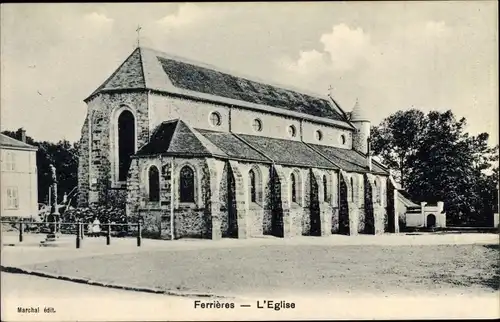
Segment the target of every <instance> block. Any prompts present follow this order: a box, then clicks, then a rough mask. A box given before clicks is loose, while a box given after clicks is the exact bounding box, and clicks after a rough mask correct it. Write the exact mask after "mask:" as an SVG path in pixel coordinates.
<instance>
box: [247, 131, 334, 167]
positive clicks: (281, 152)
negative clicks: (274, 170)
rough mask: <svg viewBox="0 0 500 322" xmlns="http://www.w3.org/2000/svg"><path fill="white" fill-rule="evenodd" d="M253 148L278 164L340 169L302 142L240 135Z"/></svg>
mask: <svg viewBox="0 0 500 322" xmlns="http://www.w3.org/2000/svg"><path fill="white" fill-rule="evenodd" d="M238 136H239V137H241V138H242V139H243V140H245V141H246V142H248V144H250V145H251V146H252V147H254V148H256V149H257V150H259V151H261V152H262V153H263V154H264V155H266V156H268V157H269V158H271V159H272V160H273V161H274V162H276V163H278V164H290V165H297V166H305V167H321V168H330V169H332V168H333V169H338V168H337V167H336V166H335V165H334V164H332V163H331V162H329V161H328V160H326V159H325V158H324V157H322V156H321V155H319V154H318V153H317V152H315V151H314V150H312V149H311V148H309V147H308V146H307V145H306V144H304V143H303V142H301V141H292V140H282V139H274V138H268V137H263V136H255V135H242V134H240V135H238Z"/></svg>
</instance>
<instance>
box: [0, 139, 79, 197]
mask: <svg viewBox="0 0 500 322" xmlns="http://www.w3.org/2000/svg"><path fill="white" fill-rule="evenodd" d="M2 133H3V134H5V135H7V136H10V137H11V138H14V139H18V140H19V139H20V138H21V129H18V130H17V131H15V132H14V131H3V132H2ZM26 143H28V144H31V145H33V146H36V147H38V151H37V153H36V163H37V179H38V202H40V203H45V204H47V203H48V194H49V187H50V184H51V172H50V164H53V165H54V166H55V167H56V170H57V180H58V189H57V195H58V198H57V199H58V201H59V202H61V201H62V198H63V195H64V194H65V193H66V194H68V193H70V192H71V190H73V189H74V188H75V187H76V186H77V185H78V149H77V146H76V143H75V144H71V143H70V142H69V141H67V140H61V141H59V142H57V143H52V142H47V141H42V142H38V141H36V140H34V139H33V138H32V137H29V136H26ZM73 200H74V201H75V203H76V198H75V199H73Z"/></svg>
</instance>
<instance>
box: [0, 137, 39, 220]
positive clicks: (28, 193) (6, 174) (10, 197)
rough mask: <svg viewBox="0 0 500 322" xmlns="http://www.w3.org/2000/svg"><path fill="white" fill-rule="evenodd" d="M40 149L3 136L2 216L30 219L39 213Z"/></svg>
mask: <svg viewBox="0 0 500 322" xmlns="http://www.w3.org/2000/svg"><path fill="white" fill-rule="evenodd" d="M37 150H38V148H37V147H34V146H32V145H29V144H27V143H26V134H25V132H24V131H23V132H22V141H19V140H15V139H13V138H10V137H8V136H6V135H4V134H0V151H1V161H2V163H1V166H0V170H1V181H0V182H1V191H2V198H1V208H0V209H1V213H0V214H1V216H2V217H31V216H35V215H36V214H37V212H38V187H37V167H36V151H37Z"/></svg>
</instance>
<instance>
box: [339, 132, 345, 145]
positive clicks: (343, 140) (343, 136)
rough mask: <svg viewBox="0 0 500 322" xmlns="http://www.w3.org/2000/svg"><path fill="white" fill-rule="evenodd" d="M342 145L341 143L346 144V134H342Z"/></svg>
mask: <svg viewBox="0 0 500 322" xmlns="http://www.w3.org/2000/svg"><path fill="white" fill-rule="evenodd" d="M340 143H341V144H345V135H344V134H342V135H341V136H340Z"/></svg>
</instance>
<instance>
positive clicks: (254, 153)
mask: <svg viewBox="0 0 500 322" xmlns="http://www.w3.org/2000/svg"><path fill="white" fill-rule="evenodd" d="M159 154H161V155H173V156H183V157H209V156H212V157H219V158H222V159H234V160H240V161H248V162H260V163H272V162H275V163H276V164H282V165H288V166H298V167H317V168H327V169H335V170H338V169H342V170H345V171H347V172H362V173H364V172H368V167H367V164H368V163H367V157H366V156H365V155H363V154H361V153H359V152H357V151H354V150H348V149H341V148H334V147H328V146H322V145H313V144H306V143H304V142H302V141H293V140H283V139H275V138H269V137H263V136H255V135H244V134H234V133H228V132H216V131H210V130H202V129H193V128H190V127H189V126H188V125H187V124H186V123H185V122H183V121H182V120H173V121H168V122H163V123H161V124H160V125H159V126H158V127H157V128H156V129H155V131H154V132H153V134H152V136H151V139H150V141H149V143H147V144H146V145H145V146H143V147H142V148H141V149H140V150H139V151H138V152H137V154H136V155H137V156H139V157H147V156H151V155H159ZM372 172H373V173H378V174H382V175H388V174H389V173H388V172H387V170H385V169H384V168H383V167H382V166H380V165H379V164H378V163H376V162H374V163H373V167H372Z"/></svg>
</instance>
